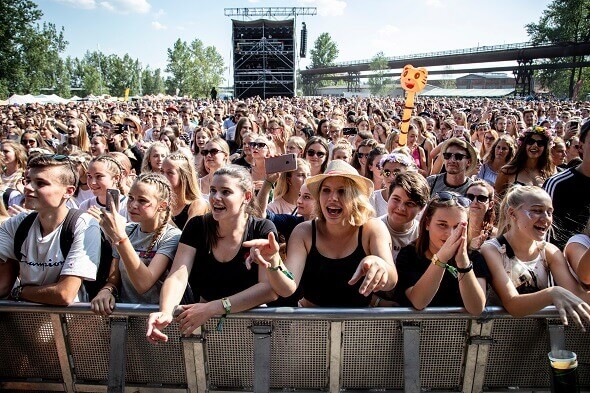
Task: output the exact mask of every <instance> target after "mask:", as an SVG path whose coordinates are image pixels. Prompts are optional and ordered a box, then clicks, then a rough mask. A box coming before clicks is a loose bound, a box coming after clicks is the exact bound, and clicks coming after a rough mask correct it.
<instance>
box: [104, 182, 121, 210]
mask: <svg viewBox="0 0 590 393" xmlns="http://www.w3.org/2000/svg"><path fill="white" fill-rule="evenodd" d="M120 199H121V192H120V191H119V190H117V189H116V188H108V189H107V211H108V212H110V211H111V203H113V204H114V205H115V211H117V212H118V211H119V200H120Z"/></svg>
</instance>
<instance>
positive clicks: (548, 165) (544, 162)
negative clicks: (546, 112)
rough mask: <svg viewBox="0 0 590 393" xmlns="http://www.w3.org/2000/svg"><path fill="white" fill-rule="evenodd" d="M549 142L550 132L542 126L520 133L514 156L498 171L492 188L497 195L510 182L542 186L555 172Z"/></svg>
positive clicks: (504, 190)
mask: <svg viewBox="0 0 590 393" xmlns="http://www.w3.org/2000/svg"><path fill="white" fill-rule="evenodd" d="M550 142H551V133H550V132H549V131H548V130H547V129H546V128H543V127H539V126H533V127H532V128H529V129H527V130H526V131H525V132H523V133H522V135H521V137H520V138H519V139H518V144H519V146H518V150H517V151H516V154H515V155H514V158H513V159H512V160H511V161H510V162H509V163H508V164H507V165H505V166H504V167H503V168H502V169H501V170H500V173H498V178H497V179H496V183H495V185H494V188H495V189H496V193H497V194H498V196H499V197H501V196H503V195H504V194H505V192H506V190H507V189H508V188H509V187H510V186H511V185H512V184H520V185H522V186H542V185H543V183H544V182H545V180H546V179H548V178H549V177H551V176H553V175H554V174H555V172H556V171H555V165H553V161H551V156H550V149H549V143H550Z"/></svg>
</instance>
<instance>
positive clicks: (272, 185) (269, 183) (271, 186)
mask: <svg viewBox="0 0 590 393" xmlns="http://www.w3.org/2000/svg"><path fill="white" fill-rule="evenodd" d="M264 181H265V182H266V183H267V184H268V185H269V186H270V188H271V189H273V190H274V189H275V183H273V182H271V181H268V179H264Z"/></svg>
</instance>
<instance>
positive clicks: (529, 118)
mask: <svg viewBox="0 0 590 393" xmlns="http://www.w3.org/2000/svg"><path fill="white" fill-rule="evenodd" d="M522 119H523V120H524V124H525V125H526V128H531V127H532V126H534V125H535V123H536V120H537V119H536V118H535V111H534V109H531V108H527V109H525V110H524V111H522Z"/></svg>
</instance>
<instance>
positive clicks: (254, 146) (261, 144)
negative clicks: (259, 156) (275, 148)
mask: <svg viewBox="0 0 590 393" xmlns="http://www.w3.org/2000/svg"><path fill="white" fill-rule="evenodd" d="M248 145H249V146H250V147H251V148H252V149H260V150H262V149H265V148H267V147H268V145H267V144H266V143H264V142H250V143H248Z"/></svg>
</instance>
